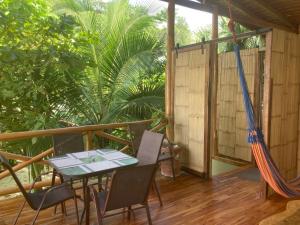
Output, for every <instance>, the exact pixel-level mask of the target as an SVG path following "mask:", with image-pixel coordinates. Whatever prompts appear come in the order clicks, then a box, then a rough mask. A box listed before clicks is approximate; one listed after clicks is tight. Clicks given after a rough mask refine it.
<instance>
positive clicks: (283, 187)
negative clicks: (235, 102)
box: [234, 44, 300, 198]
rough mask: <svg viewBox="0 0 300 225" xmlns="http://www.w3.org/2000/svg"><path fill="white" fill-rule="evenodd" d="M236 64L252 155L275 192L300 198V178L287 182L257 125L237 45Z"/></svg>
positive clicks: (288, 196) (235, 48)
mask: <svg viewBox="0 0 300 225" xmlns="http://www.w3.org/2000/svg"><path fill="white" fill-rule="evenodd" d="M234 52H235V56H236V63H237V68H238V75H239V79H240V85H241V89H242V93H243V100H244V107H245V110H246V116H247V122H248V131H249V136H248V142H249V143H250V144H251V150H252V154H253V155H254V158H255V161H256V163H257V166H258V169H259V170H260V173H261V175H262V176H263V178H264V180H265V181H266V182H267V183H268V184H269V185H270V186H271V187H272V188H273V190H274V191H275V192H277V193H278V194H280V195H282V196H284V197H286V198H293V197H297V196H300V186H299V184H300V177H298V178H296V179H294V180H292V181H290V182H287V181H286V180H285V179H284V178H283V177H282V176H281V175H280V172H279V169H278V167H277V166H276V164H275V162H274V160H273V159H272V157H271V154H270V151H269V150H268V149H267V146H266V143H265V141H264V136H263V133H262V130H261V129H260V128H259V127H257V126H256V124H255V121H256V119H255V114H254V110H253V104H252V101H251V98H250V95H249V91H248V86H247V82H246V79H245V73H244V69H243V64H242V60H241V55H240V48H239V46H238V45H237V44H235V45H234Z"/></svg>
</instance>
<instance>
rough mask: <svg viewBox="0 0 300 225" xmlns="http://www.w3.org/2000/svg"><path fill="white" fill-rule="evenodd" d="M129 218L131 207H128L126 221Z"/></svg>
mask: <svg viewBox="0 0 300 225" xmlns="http://www.w3.org/2000/svg"><path fill="white" fill-rule="evenodd" d="M130 216H131V206H128V212H127V219H128V220H130Z"/></svg>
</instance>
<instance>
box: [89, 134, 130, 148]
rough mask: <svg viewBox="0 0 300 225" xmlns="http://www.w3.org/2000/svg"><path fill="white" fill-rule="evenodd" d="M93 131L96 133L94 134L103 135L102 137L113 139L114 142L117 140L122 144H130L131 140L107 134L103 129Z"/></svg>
mask: <svg viewBox="0 0 300 225" xmlns="http://www.w3.org/2000/svg"><path fill="white" fill-rule="evenodd" d="M95 133H96V135H98V136H100V137H104V138H106V139H108V140H111V141H115V142H118V143H120V144H124V145H130V144H131V142H130V141H128V140H126V139H123V138H119V137H117V136H114V135H111V134H108V133H106V132H104V131H96V132H95Z"/></svg>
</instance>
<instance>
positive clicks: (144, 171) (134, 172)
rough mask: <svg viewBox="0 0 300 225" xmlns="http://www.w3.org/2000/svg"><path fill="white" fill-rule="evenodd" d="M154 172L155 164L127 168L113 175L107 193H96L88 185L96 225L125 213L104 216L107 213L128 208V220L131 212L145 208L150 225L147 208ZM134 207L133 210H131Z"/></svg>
mask: <svg viewBox="0 0 300 225" xmlns="http://www.w3.org/2000/svg"><path fill="white" fill-rule="evenodd" d="M155 171H156V164H152V165H151V164H150V165H149V164H148V165H143V166H136V167H128V168H124V169H120V170H117V171H115V172H114V173H113V176H112V181H111V184H110V187H109V188H108V191H103V192H97V190H96V189H95V188H94V187H93V186H92V185H90V186H89V189H90V192H91V196H92V201H93V203H94V205H95V207H96V211H97V220H98V225H102V224H103V223H102V221H103V218H105V217H108V216H112V215H117V214H121V213H124V212H126V211H124V210H123V211H122V212H118V213H114V214H108V215H107V214H106V212H107V211H111V210H115V209H121V208H123V209H124V208H128V210H127V212H128V218H130V213H131V211H132V210H135V209H139V208H145V209H146V212H147V218H148V223H149V224H150V225H151V224H152V221H151V216H150V210H149V206H148V195H149V189H150V186H151V183H152V180H153V177H154V174H155ZM137 205H139V206H138V207H136V206H137ZM133 206H135V208H133Z"/></svg>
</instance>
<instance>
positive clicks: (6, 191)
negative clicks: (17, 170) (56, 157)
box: [0, 178, 60, 224]
mask: <svg viewBox="0 0 300 225" xmlns="http://www.w3.org/2000/svg"><path fill="white" fill-rule="evenodd" d="M59 183H60V179H59V178H55V184H59ZM51 185H52V179H47V180H43V181H39V182H36V183H35V185H34V188H35V189H40V188H43V187H49V186H51ZM23 187H24V189H25V190H29V189H30V187H31V184H23ZM18 192H20V189H19V188H18V187H17V186H14V187H8V188H1V189H0V196H5V195H9V194H15V193H18ZM0 224H1V223H0Z"/></svg>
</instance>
